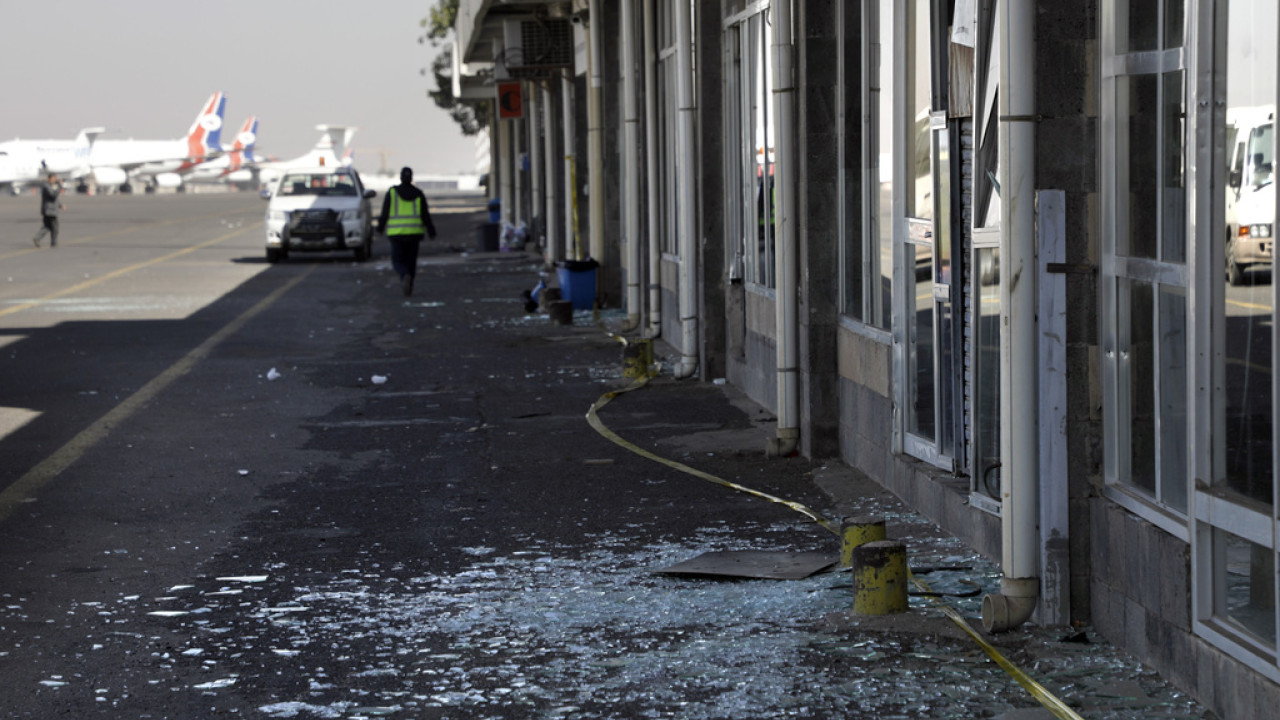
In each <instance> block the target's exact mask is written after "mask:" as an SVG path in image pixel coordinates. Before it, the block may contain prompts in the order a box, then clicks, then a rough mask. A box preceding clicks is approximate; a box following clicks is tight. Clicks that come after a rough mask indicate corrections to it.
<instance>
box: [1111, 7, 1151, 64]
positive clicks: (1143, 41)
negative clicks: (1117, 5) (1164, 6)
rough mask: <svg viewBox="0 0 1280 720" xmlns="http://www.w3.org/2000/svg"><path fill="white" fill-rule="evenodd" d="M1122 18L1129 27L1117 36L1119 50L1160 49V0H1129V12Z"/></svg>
mask: <svg viewBox="0 0 1280 720" xmlns="http://www.w3.org/2000/svg"><path fill="white" fill-rule="evenodd" d="M1122 1H1123V0H1122ZM1122 19H1123V20H1124V21H1125V24H1127V26H1128V27H1127V30H1125V31H1123V32H1122V34H1121V37H1119V38H1117V41H1118V42H1117V43H1116V48H1117V50H1119V51H1120V52H1141V51H1144V50H1157V49H1159V45H1160V0H1129V12H1128V13H1127V14H1125V15H1124V16H1123V18H1122Z"/></svg>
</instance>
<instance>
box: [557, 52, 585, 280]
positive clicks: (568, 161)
mask: <svg viewBox="0 0 1280 720" xmlns="http://www.w3.org/2000/svg"><path fill="white" fill-rule="evenodd" d="M562 80H563V83H562V85H561V93H560V106H561V108H562V110H563V111H564V118H563V120H564V122H563V123H561V124H562V125H563V127H564V227H565V231H564V256H565V258H566V259H571V260H581V259H582V251H581V249H580V247H579V244H578V201H577V193H578V188H577V182H578V181H577V178H576V177H575V173H574V171H573V140H574V134H575V132H576V130H575V129H574V125H575V124H576V123H575V122H574V114H573V71H572V70H567V71H565V74H564V76H563V78H562Z"/></svg>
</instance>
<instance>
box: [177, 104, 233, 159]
mask: <svg viewBox="0 0 1280 720" xmlns="http://www.w3.org/2000/svg"><path fill="white" fill-rule="evenodd" d="M226 108H227V98H226V97H225V96H224V95H223V94H222V93H220V92H216V93H214V94H212V95H210V96H209V99H208V100H207V101H206V102H205V103H204V104H203V105H201V106H200V114H198V115H196V120H195V122H193V123H191V129H190V130H188V131H187V155H188V157H189V159H192V160H207V159H209V158H212V157H214V156H216V155H218V154H219V153H221V152H222V144H221V143H222V117H223V113H224V112H225V111H226Z"/></svg>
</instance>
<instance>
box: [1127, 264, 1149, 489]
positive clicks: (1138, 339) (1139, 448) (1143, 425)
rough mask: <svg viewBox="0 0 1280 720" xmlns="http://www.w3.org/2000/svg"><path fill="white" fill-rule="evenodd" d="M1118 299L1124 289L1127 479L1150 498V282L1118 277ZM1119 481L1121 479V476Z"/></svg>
mask: <svg viewBox="0 0 1280 720" xmlns="http://www.w3.org/2000/svg"><path fill="white" fill-rule="evenodd" d="M1120 288H1121V298H1124V294H1123V293H1124V290H1125V288H1127V289H1128V306H1129V352H1128V356H1129V363H1128V365H1129V367H1128V372H1127V373H1126V375H1127V380H1128V385H1129V420H1130V423H1129V477H1128V482H1129V483H1131V484H1132V485H1133V486H1134V487H1135V488H1137V489H1139V490H1142V491H1144V492H1146V493H1147V494H1149V495H1151V496H1152V497H1154V496H1155V494H1156V482H1155V478H1156V467H1155V464H1156V463H1155V457H1156V452H1155V451H1156V407H1155V380H1154V378H1156V377H1157V376H1156V372H1155V369H1156V354H1155V344H1154V339H1155V336H1154V328H1153V322H1152V320H1153V316H1152V313H1153V312H1154V309H1155V301H1154V294H1153V291H1152V287H1151V284H1150V283H1147V282H1143V281H1141V280H1121V281H1120ZM1122 481H1123V479H1122Z"/></svg>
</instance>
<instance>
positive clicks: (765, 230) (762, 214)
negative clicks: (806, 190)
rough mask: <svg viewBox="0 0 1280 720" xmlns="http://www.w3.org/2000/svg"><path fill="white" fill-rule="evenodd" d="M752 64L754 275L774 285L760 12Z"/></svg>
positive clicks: (768, 99)
mask: <svg viewBox="0 0 1280 720" xmlns="http://www.w3.org/2000/svg"><path fill="white" fill-rule="evenodd" d="M750 25H751V52H752V56H751V57H752V64H753V65H754V67H755V72H756V77H755V82H754V83H753V84H752V94H753V99H752V106H753V107H752V112H753V114H754V120H753V122H754V125H755V138H756V145H755V147H756V154H757V157H758V159H759V166H758V169H759V174H758V175H757V177H756V180H757V182H756V217H757V218H758V222H759V235H758V237H759V243H760V275H759V276H758V277H757V278H756V282H759V283H761V284H763V285H765V286H767V287H773V286H774V238H775V235H776V232H775V228H776V222H775V218H776V217H777V211H778V210H780V209H781V208H779V207H778V206H777V188H776V187H775V185H774V165H773V159H774V158H773V152H774V149H773V142H774V137H773V133H774V129H773V62H772V57H771V55H770V53H769V39H768V37H767V36H766V34H767V33H768V27H767V26H766V24H765V23H764V22H763V16H762V15H755V16H753V17H752V18H751V20H750Z"/></svg>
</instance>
